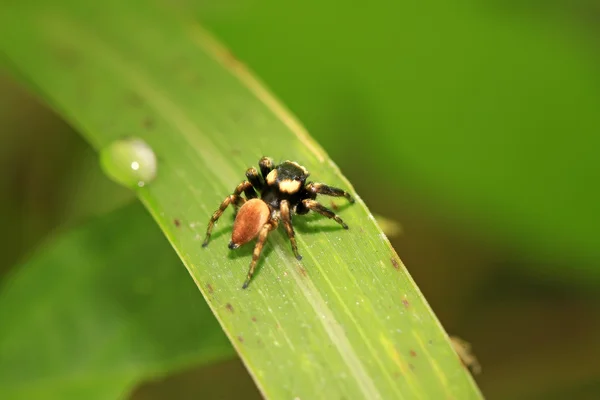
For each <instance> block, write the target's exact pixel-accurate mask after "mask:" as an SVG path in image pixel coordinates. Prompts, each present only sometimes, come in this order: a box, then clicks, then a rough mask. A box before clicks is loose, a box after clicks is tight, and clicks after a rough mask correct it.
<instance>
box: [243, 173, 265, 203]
mask: <svg viewBox="0 0 600 400" xmlns="http://www.w3.org/2000/svg"><path fill="white" fill-rule="evenodd" d="M246 178H248V181H250V183H251V184H252V188H250V189H249V192H250V196H249V193H248V191H246V192H244V194H245V195H246V197H247V198H248V200H250V199H254V198H256V197H257V195H256V192H255V190H254V189H256V190H258V191H259V192H260V191H262V190H263V187H264V186H265V181H264V180H263V178H262V177H261V176H260V175H259V174H258V171H257V170H256V168H254V167H252V168H248V169H247V170H246Z"/></svg>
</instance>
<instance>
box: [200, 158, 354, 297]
mask: <svg viewBox="0 0 600 400" xmlns="http://www.w3.org/2000/svg"><path fill="white" fill-rule="evenodd" d="M258 165H259V167H260V174H259V172H258V171H257V170H256V168H253V167H252V168H248V170H247V171H246V177H247V178H248V180H246V181H243V182H242V183H240V184H239V185H238V186H237V187H236V188H235V190H234V191H233V194H231V195H229V196H227V197H226V198H225V200H223V203H221V206H220V207H219V209H218V210H217V211H215V213H214V214H213V215H212V217H211V219H210V222H209V223H208V228H207V229H206V239H205V240H204V243H203V245H202V246H203V247H206V246H207V245H208V241H209V240H210V234H211V232H212V229H213V226H214V224H215V222H216V221H217V220H218V219H219V217H220V216H221V215H222V214H223V212H224V211H225V209H226V208H227V206H229V205H230V204H233V205H234V206H235V208H236V209H238V208H239V210H238V212H237V215H236V217H235V222H234V224H233V231H232V234H231V241H230V242H229V248H230V249H232V250H233V249H237V248H238V247H240V246H241V245H243V244H244V243H247V242H249V241H250V240H252V239H254V238H255V237H257V236H258V240H257V242H256V246H255V247H254V252H253V253H252V261H251V262H250V269H249V270H248V276H247V278H246V281H245V282H244V285H243V286H242V287H243V288H244V289H245V288H246V287H248V284H249V283H250V279H251V278H252V274H253V273H254V268H255V267H256V263H257V262H258V258H259V257H260V253H261V251H262V249H263V246H264V244H265V241H266V240H267V236H268V234H269V232H270V231H272V230H273V229H275V228H277V226H278V225H279V221H280V220H281V222H282V223H283V226H284V227H285V231H286V232H287V235H288V237H289V239H290V242H291V243H292V251H293V252H294V255H295V256H296V258H297V259H298V260H301V259H302V256H301V255H300V254H299V253H298V246H297V244H296V238H295V234H294V227H293V226H292V213H295V214H306V213H308V212H309V211H311V210H312V211H316V212H318V213H319V214H321V215H324V216H326V217H327V218H332V219H334V220H335V221H336V222H337V223H339V224H340V225H342V226H343V227H344V229H348V225H346V224H345V223H344V221H342V219H341V218H340V217H338V216H337V215H336V214H335V213H334V212H333V211H331V210H330V209H328V208H327V207H324V206H322V205H321V204H319V203H318V202H317V201H315V199H316V198H317V194H324V195H328V196H336V197H342V196H343V197H345V198H347V199H348V200H349V201H350V202H351V203H354V200H353V199H352V196H350V194H348V193H347V192H346V191H344V190H342V189H338V188H334V187H331V186H327V185H325V184H323V183H314V182H308V183H306V179H307V178H308V176H309V175H310V174H309V172H308V171H307V170H306V168H304V167H303V166H301V165H299V164H298V163H296V162H293V161H285V162H283V163H281V164H279V165H276V166H275V165H273V160H272V159H270V158H268V157H263V158H261V159H260V161H259V163H258ZM257 191H258V192H259V193H260V198H259V195H258V194H257V193H256V192H257ZM242 193H244V194H245V195H246V198H245V199H244V198H243V197H242V196H241V194H242Z"/></svg>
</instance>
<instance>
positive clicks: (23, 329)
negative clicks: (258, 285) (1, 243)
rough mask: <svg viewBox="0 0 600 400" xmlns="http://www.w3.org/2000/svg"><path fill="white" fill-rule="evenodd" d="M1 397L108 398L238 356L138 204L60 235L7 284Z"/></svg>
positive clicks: (1, 306)
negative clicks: (154, 379)
mask: <svg viewBox="0 0 600 400" xmlns="http://www.w3.org/2000/svg"><path fill="white" fill-rule="evenodd" d="M0 321H2V326H3V329H1V330H0V355H1V357H0V398H2V399H42V398H43V399H68V398H73V399H83V398H85V399H108V398H118V397H123V395H124V394H126V393H127V392H129V391H130V390H131V389H132V388H133V386H134V385H136V384H137V383H138V382H139V381H140V380H143V379H148V378H152V377H157V376H163V375H165V374H166V373H168V372H170V371H172V370H174V369H180V368H182V367H185V366H189V365H196V364H199V363H210V362H213V361H215V360H219V359H223V358H229V357H231V356H232V355H233V354H234V351H233V349H232V348H231V345H230V344H229V342H228V341H227V338H226V337H225V336H224V335H223V332H222V330H221V329H220V327H219V325H218V323H217V322H216V320H215V319H214V317H213V315H212V313H211V311H210V309H209V308H208V307H207V306H206V304H205V303H204V302H203V301H202V299H201V298H200V297H199V296H198V295H197V289H196V288H195V286H194V284H193V282H192V281H191V280H190V279H189V275H188V274H187V273H186V271H185V270H184V269H183V268H182V267H181V262H180V260H179V259H178V258H177V257H176V255H175V254H173V251H172V250H171V248H170V246H169V244H168V242H167V241H166V240H165V238H164V237H163V236H162V235H161V234H160V231H159V230H158V229H157V228H156V226H155V224H154V222H153V221H152V218H150V216H149V215H148V213H147V212H146V211H145V210H144V209H143V208H142V207H141V206H140V205H138V204H135V205H132V206H128V207H125V208H123V209H120V210H118V211H116V212H113V213H111V214H108V215H107V216H105V217H102V218H99V219H97V220H95V221H93V222H91V223H89V224H87V225H85V226H83V227H81V228H78V229H75V230H73V231H71V232H69V233H67V234H64V235H61V236H59V237H58V238H56V239H55V240H53V241H51V242H50V243H49V244H47V245H46V246H44V248H43V249H42V250H41V251H40V252H38V254H36V255H35V256H34V257H33V258H32V259H31V260H29V261H28V262H26V263H25V265H23V266H21V267H19V268H17V269H16V270H15V274H14V275H13V276H10V277H9V278H8V279H7V281H6V283H5V284H4V285H3V289H2V291H0Z"/></svg>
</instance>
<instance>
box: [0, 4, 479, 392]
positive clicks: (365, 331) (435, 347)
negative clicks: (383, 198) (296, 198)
mask: <svg viewBox="0 0 600 400" xmlns="http://www.w3.org/2000/svg"><path fill="white" fill-rule="evenodd" d="M161 4H162V5H149V4H148V3H145V2H140V3H139V4H137V2H135V1H133V2H121V1H118V2H117V1H114V0H111V1H109V2H103V3H102V4H101V5H97V6H90V5H87V4H86V5H83V3H78V2H75V1H71V2H70V1H67V0H62V1H58V2H55V3H53V4H52V7H46V6H44V5H38V6H37V7H32V6H31V5H30V4H23V3H14V4H11V5H10V6H8V7H7V9H6V10H5V12H4V13H3V17H0V18H2V19H1V20H0V22H1V24H0V25H1V27H0V46H1V47H2V49H3V50H4V52H5V53H6V54H7V56H8V58H9V60H10V62H11V63H12V65H13V66H14V68H15V69H16V70H17V71H18V72H19V73H21V74H23V75H24V76H25V77H26V78H27V79H28V80H29V81H30V82H31V83H32V84H33V85H34V86H36V87H37V88H39V92H40V93H41V94H43V95H44V96H45V97H46V98H47V99H48V101H49V102H50V104H51V105H52V106H53V107H55V108H56V109H57V110H59V111H60V112H61V113H62V115H64V116H65V117H66V118H67V119H69V120H70V121H71V122H72V123H73V124H75V126H76V127H78V128H79V129H80V131H81V132H82V134H83V135H85V137H86V138H87V139H88V141H89V142H90V143H91V144H92V145H93V146H94V147H95V148H96V149H98V150H101V149H103V148H105V147H106V146H109V145H111V143H113V142H114V141H115V140H120V139H122V138H124V137H127V136H136V137H139V138H141V139H143V140H144V141H145V142H146V143H148V144H149V145H150V146H151V148H152V149H153V150H154V152H155V154H156V158H157V160H158V170H157V177H156V179H155V180H154V181H153V182H151V183H149V184H147V185H145V186H144V187H142V188H138V189H136V193H137V195H138V197H139V198H140V199H141V201H142V202H143V203H144V204H145V206H146V207H147V209H148V210H149V211H150V212H151V214H152V215H153V217H154V219H155V220H156V222H157V223H158V224H159V225H160V227H161V228H162V230H163V232H164V233H165V235H166V236H167V238H168V239H169V240H170V242H171V243H172V245H173V247H174V248H175V250H176V251H177V253H178V254H179V256H180V258H181V259H182V260H183V262H184V264H185V266H186V267H187V268H188V270H189V272H190V274H191V275H192V277H193V278H194V280H195V282H196V284H197V285H198V287H199V288H200V290H201V291H202V294H203V295H204V297H205V298H206V300H207V301H208V303H209V305H210V307H211V308H212V310H213V312H214V313H215V314H216V315H217V318H218V319H219V321H220V323H221V325H222V327H223V329H224V330H225V333H226V334H227V335H228V337H229V339H230V340H231V342H232V343H233V345H234V347H235V348H236V349H237V351H238V353H239V354H240V356H241V357H242V359H243V361H244V362H245V364H246V366H247V367H248V370H249V372H250V374H251V375H252V376H253V378H254V379H255V381H256V383H257V385H258V387H259V389H260V390H261V391H262V393H263V394H264V395H265V396H267V397H270V398H294V397H297V398H316V397H318V398H342V397H345V398H357V397H361V398H369V399H375V398H415V397H427V398H461V399H464V398H479V397H480V394H479V392H478V390H477V388H476V386H475V385H474V383H473V381H472V379H471V377H470V375H469V374H468V372H466V371H465V369H464V368H463V367H462V365H461V363H460V361H459V359H458V357H457V355H456V353H455V352H454V350H453V349H452V347H451V345H450V343H449V342H448V338H447V336H446V334H445V332H444V331H443V329H442V328H441V326H440V324H439V322H438V321H437V320H436V318H435V316H434V315H433V313H432V312H431V310H430V309H429V307H428V305H427V303H426V301H425V299H424V298H423V297H422V295H421V293H420V292H419V290H418V289H417V287H416V286H415V284H414V282H413V281H412V280H411V278H410V276H409V274H408V273H407V271H406V269H405V268H404V266H403V265H402V263H401V262H400V260H399V259H398V256H397V255H396V254H395V252H394V250H393V249H392V248H391V246H390V244H389V242H388V240H387V238H386V237H385V235H384V234H383V233H382V232H381V230H380V229H379V228H378V227H377V225H376V223H375V220H374V218H373V216H372V215H371V214H370V212H369V211H368V210H367V208H366V206H365V204H364V203H363V202H362V200H361V199H360V197H359V196H356V197H357V199H358V201H357V203H356V204H354V205H351V206H348V205H346V204H345V202H341V201H340V202H336V204H337V206H336V207H338V206H339V209H338V212H339V214H340V216H341V217H342V218H343V219H344V220H345V221H346V222H347V223H348V225H349V226H350V230H348V231H346V230H343V229H340V227H339V226H338V225H337V224H335V223H334V222H333V221H330V220H327V219H324V218H319V217H318V216H309V217H306V218H303V217H298V218H296V219H295V220H294V222H295V226H296V232H297V238H298V244H299V248H300V252H301V254H302V255H303V256H304V259H303V261H302V262H298V261H297V260H296V259H295V258H294V256H293V254H292V252H291V249H290V246H289V242H288V241H287V239H286V236H285V233H283V232H275V233H273V234H271V236H270V239H269V243H268V244H267V246H266V248H265V251H264V252H263V257H262V261H261V264H260V265H259V270H258V273H257V274H256V275H255V278H254V280H253V281H252V283H251V285H250V287H249V288H248V289H247V290H242V289H241V284H242V282H243V281H244V278H245V274H246V271H247V267H248V263H249V259H250V254H251V251H252V249H251V246H250V245H248V246H245V247H244V248H242V249H239V250H238V251H236V252H230V251H229V250H228V249H227V243H228V242H229V239H228V237H227V236H228V234H229V231H230V228H231V214H230V212H229V213H226V214H225V216H224V217H223V218H222V219H221V220H220V223H219V224H218V226H217V229H216V231H215V234H214V236H213V240H212V242H211V245H210V246H209V247H208V248H206V249H203V248H202V247H201V243H202V239H203V238H204V229H205V227H206V223H207V221H208V219H209V217H210V215H211V214H212V212H213V211H214V210H215V209H216V208H217V207H218V205H219V204H220V202H221V201H222V200H223V199H224V198H225V196H227V195H228V194H229V193H231V191H232V190H233V188H234V187H235V185H237V184H238V183H239V182H240V181H241V180H243V178H244V171H245V170H246V168H248V167H249V166H252V165H256V163H257V162H258V159H259V158H260V157H261V156H263V155H268V156H271V157H273V158H274V159H275V160H278V161H279V160H285V159H291V160H296V161H298V162H300V163H302V164H303V165H304V166H306V167H307V168H308V169H309V171H311V174H312V178H314V179H315V180H317V181H322V182H326V183H328V184H331V185H334V186H339V187H343V188H345V189H348V190H350V191H352V187H351V185H350V184H349V182H347V181H346V180H345V179H344V177H343V176H342V175H341V173H340V171H339V170H338V168H337V167H336V165H335V164H334V163H333V162H332V161H331V160H330V159H329V158H328V157H327V155H326V154H325V152H324V151H323V150H322V148H321V147H320V146H319V145H318V144H316V143H315V142H314V141H313V140H312V139H311V138H310V137H309V136H308V134H307V133H306V132H305V131H304V129H303V128H302V126H301V125H300V124H299V123H298V122H297V121H296V120H295V119H294V118H293V117H292V116H290V115H289V114H288V113H287V112H286V110H285V109H284V108H283V107H282V106H281V105H280V104H279V103H278V102H277V101H276V100H274V99H273V98H272V97H271V95H270V94H269V93H268V92H267V91H266V90H265V89H264V88H263V87H262V86H261V84H260V83H258V82H257V81H256V80H255V79H254V78H253V77H252V76H251V75H250V74H249V73H248V72H247V70H246V69H245V68H244V66H243V65H241V64H240V63H239V62H238V61H237V60H236V59H235V58H234V57H233V56H232V55H231V54H230V53H229V52H228V51H227V50H225V49H224V48H222V47H221V46H220V45H219V44H218V43H216V42H215V41H214V40H213V39H212V38H211V36H209V35H208V34H207V33H206V32H205V31H204V30H203V29H202V28H200V27H199V26H198V25H197V24H196V23H195V22H194V21H190V20H188V19H187V18H186V17H182V16H179V15H175V14H174V13H172V12H171V10H170V9H168V8H166V6H164V4H165V3H161ZM274 56H276V54H274ZM322 200H323V201H325V202H326V203H325V204H326V205H330V200H329V199H327V198H323V199H322Z"/></svg>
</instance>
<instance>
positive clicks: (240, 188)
mask: <svg viewBox="0 0 600 400" xmlns="http://www.w3.org/2000/svg"><path fill="white" fill-rule="evenodd" d="M248 188H250V189H252V184H251V183H250V182H248V181H244V182H242V183H240V184H239V185H237V187H236V188H235V190H234V191H233V194H230V195H229V196H227V197H226V198H225V200H223V202H222V203H221V205H220V206H219V208H218V209H217V211H215V212H214V213H213V215H212V217H210V221H209V222H208V227H207V228H206V237H205V238H204V243H202V247H206V246H208V241H209V240H210V235H211V233H212V230H213V227H214V225H215V222H217V220H218V219H219V218H220V217H221V215H223V212H224V211H225V210H226V209H227V206H229V205H230V204H233V205H234V206H235V208H236V210H237V208H238V207H240V206H241V205H242V204H244V203H245V202H246V200H245V199H244V198H243V197H241V196H240V194H241V193H242V192H245V191H246V190H248Z"/></svg>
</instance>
